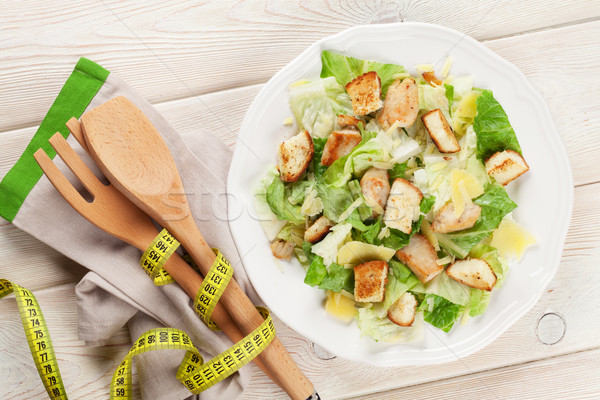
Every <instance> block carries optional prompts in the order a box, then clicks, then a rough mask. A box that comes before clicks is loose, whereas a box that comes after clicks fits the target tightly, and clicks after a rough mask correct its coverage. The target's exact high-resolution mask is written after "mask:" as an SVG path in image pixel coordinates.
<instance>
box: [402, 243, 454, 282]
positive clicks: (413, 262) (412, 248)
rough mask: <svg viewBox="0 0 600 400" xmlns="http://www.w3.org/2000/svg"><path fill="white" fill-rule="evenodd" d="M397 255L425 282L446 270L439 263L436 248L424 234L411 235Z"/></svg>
mask: <svg viewBox="0 0 600 400" xmlns="http://www.w3.org/2000/svg"><path fill="white" fill-rule="evenodd" d="M396 257H398V259H399V260H400V261H402V263H404V264H406V266H407V267H408V268H410V270H411V271H412V272H414V273H415V275H416V276H417V278H419V280H420V281H421V282H423V283H427V282H429V281H430V280H432V279H433V278H435V277H436V276H437V275H438V274H439V273H440V272H442V271H443V270H444V267H443V266H442V265H439V264H438V263H437V259H438V258H437V253H436V252H435V249H434V248H433V246H432V245H431V243H430V242H429V240H427V239H426V238H425V236H422V235H414V236H413V237H411V238H410V241H409V242H408V244H407V245H406V246H404V247H403V248H401V249H400V250H398V251H397V252H396Z"/></svg>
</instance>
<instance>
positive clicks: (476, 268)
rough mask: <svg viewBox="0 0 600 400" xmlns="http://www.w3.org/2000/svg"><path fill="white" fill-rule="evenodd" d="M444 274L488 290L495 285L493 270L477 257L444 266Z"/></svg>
mask: <svg viewBox="0 0 600 400" xmlns="http://www.w3.org/2000/svg"><path fill="white" fill-rule="evenodd" d="M446 274H448V276H449V277H450V278H452V279H454V280H455V281H458V282H460V283H464V284H465V285H467V286H470V287H472V288H475V289H481V290H486V291H488V292H489V291H491V290H492V289H493V288H494V286H495V285H496V274H495V273H494V270H492V267H490V265H489V264H488V263H487V262H486V261H485V260H481V259H479V258H471V259H468V260H459V261H456V262H454V263H452V264H450V266H448V268H446Z"/></svg>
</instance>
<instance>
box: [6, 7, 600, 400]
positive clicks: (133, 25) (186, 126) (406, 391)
mask: <svg viewBox="0 0 600 400" xmlns="http://www.w3.org/2000/svg"><path fill="white" fill-rule="evenodd" d="M5 3H6V2H5ZM599 16H600V7H598V4H597V2H595V1H592V0H586V1H581V0H568V1H559V0H552V1H542V0H530V1H516V0H509V1H497V0H486V1H481V2H472V1H468V0H457V1H451V0H443V1H438V2H423V1H416V0H407V1H403V2H400V1H384V0H381V1H373V2H358V1H352V0H348V1H341V0H331V1H327V2H323V1H317V0H302V1H291V0H286V1H283V0H272V1H239V2H233V1H229V2H217V1H205V2H202V3H198V2H193V1H191V0H189V1H178V2H162V3H158V2H156V3H155V2H148V1H141V0H136V1H129V2H118V1H116V0H112V1H106V2H102V1H99V0H96V1H94V2H88V1H83V0H76V1H71V2H67V1H65V0H57V1H56V2H53V3H52V7H51V8H50V7H48V4H47V3H45V2H39V1H27V2H12V3H10V4H8V3H6V4H3V6H2V13H1V15H0V65H2V68H1V69H0V87H1V88H2V90H0V148H1V149H2V150H1V151H0V176H4V174H5V173H6V171H8V169H9V168H10V166H12V165H13V164H14V162H16V160H17V158H18V157H19V155H20V154H21V153H22V151H23V149H24V148H25V146H26V145H27V143H28V141H29V139H30V138H31V136H32V135H33V133H34V132H35V129H36V125H37V124H38V123H39V121H41V119H42V118H43V116H44V114H45V112H46V110H47V109H48V108H49V107H50V105H51V102H52V100H53V99H54V98H55V97H56V94H57V93H58V91H59V90H60V87H61V86H62V84H63V83H64V81H65V80H66V78H67V77H68V75H69V73H70V71H71V70H72V68H73V65H74V64H75V62H76V61H77V59H78V57H79V56H81V55H83V56H86V57H89V58H91V59H93V60H95V61H97V62H99V63H100V64H102V65H103V66H105V67H106V68H108V69H109V70H111V71H113V72H114V73H116V74H117V75H119V76H120V77H121V78H123V79H124V80H125V81H127V82H128V83H130V84H131V85H132V86H134V88H135V89H137V90H138V91H139V92H140V93H141V94H142V95H144V96H145V97H146V98H148V99H149V100H150V101H151V102H153V103H155V104H156V106H157V109H158V111H159V112H161V113H162V114H163V115H164V116H165V117H166V118H167V120H168V121H169V122H170V123H171V124H173V126H174V127H175V128H176V129H177V130H178V131H179V132H180V133H181V134H182V135H183V136H184V137H187V136H189V135H194V134H196V133H197V132H198V131H199V130H204V131H209V132H212V133H214V134H216V135H218V136H220V137H221V138H222V139H223V140H225V142H226V143H227V144H228V145H230V146H232V147H233V146H234V144H235V140H236V133H237V130H238V129H239V126H240V124H241V120H242V118H243V115H244V113H245V110H246V109H247V107H248V105H249V104H250V102H251V101H252V99H253V98H254V97H255V96H256V93H258V90H259V89H260V88H261V87H262V83H263V82H265V81H266V80H267V79H268V78H270V77H271V76H272V75H273V74H274V73H275V72H276V71H277V70H278V69H280V68H281V67H282V66H284V65H285V64H287V63H288V62H289V61H290V60H291V59H292V58H293V57H295V56H296V55H297V54H299V53H300V52H301V51H302V50H304V49H305V48H306V47H307V46H308V45H310V44H311V43H313V42H314V41H316V40H318V39H320V38H322V37H325V36H328V35H330V34H333V33H336V32H339V31H341V30H343V29H345V28H347V27H350V26H354V25H358V24H369V23H379V22H395V21H422V22H434V23H440V24H442V25H446V26H449V27H452V28H455V29H459V30H461V31H463V32H465V33H468V34H470V35H471V36H474V37H475V38H477V39H480V40H485V44H486V45H487V46H489V47H490V48H491V49H492V50H494V51H496V52H497V53H499V54H500V55H502V56H503V57H505V58H506V59H508V60H509V61H511V62H513V63H514V64H515V65H516V66H517V67H519V68H520V69H521V70H522V71H523V72H524V73H525V74H526V75H527V77H528V78H529V80H530V81H531V82H532V83H533V85H534V86H535V87H536V89H537V90H538V91H539V92H540V93H541V94H542V96H543V97H544V99H545V100H546V102H547V103H548V105H549V108H550V110H551V111H552V114H553V117H554V120H555V122H556V125H557V127H558V129H559V131H560V133H561V136H562V138H563V140H564V141H565V145H566V148H567V151H568V153H569V157H570V161H571V164H572V167H573V174H574V181H575V185H579V186H580V187H578V188H576V190H575V210H574V215H573V219H572V223H571V228H570V230H569V234H568V237H567V243H566V247H565V250H564V254H563V258H562V262H561V266H560V268H559V270H558V273H557V275H556V276H555V278H554V279H553V280H552V281H551V283H550V285H549V286H548V288H547V291H546V293H545V294H544V296H543V297H542V298H541V299H540V301H539V302H538V303H537V304H536V306H535V307H534V308H533V309H532V310H531V311H530V312H529V313H528V314H527V315H526V316H524V317H523V318H521V319H520V320H519V321H518V322H517V323H516V324H515V325H514V326H512V327H511V328H510V329H509V330H508V331H507V332H506V333H505V334H504V335H502V336H501V337H500V338H499V339H498V340H496V341H494V342H493V343H492V344H491V345H489V346H488V347H486V348H485V349H483V350H481V351H479V352H478V353H476V354H474V355H472V356H470V357H467V358H465V359H463V360H459V361H456V362H453V363H449V364H444V365H439V366H430V367H419V368H390V369H382V368H371V367H368V368H365V366H364V365H362V364H358V363H354V362H350V361H345V360H342V359H339V358H333V359H330V360H323V359H321V358H318V357H317V356H315V353H314V351H313V350H312V347H311V343H310V342H309V341H308V340H306V339H305V338H303V337H301V336H300V335H298V334H296V333H295V332H294V331H292V330H291V329H289V328H287V327H285V326H284V325H283V324H281V322H279V321H278V320H277V319H275V323H276V326H277V329H278V334H279V337H280V339H281V340H282V342H283V343H284V344H285V346H286V348H287V349H288V350H289V351H290V352H291V353H292V356H293V357H294V359H295V360H296V362H298V364H299V365H300V367H301V369H302V370H303V371H305V372H306V374H307V375H308V377H309V379H311V381H312V382H313V383H314V384H315V386H316V387H317V389H318V391H319V393H320V394H321V395H322V397H323V398H328V399H329V398H331V399H342V398H349V397H354V398H361V399H393V398H394V399H395V398H419V399H420V398H423V399H428V398H440V399H444V398H447V399H451V398H457V397H458V396H460V397H461V398H467V399H487V398H490V399H495V398H511V399H512V398H515V399H538V398H539V399H552V398H597V397H598V396H597V393H598V392H599V391H600V388H599V387H598V380H597V377H596V375H595V372H597V370H598V367H599V366H600V365H598V361H597V359H598V356H599V355H600V353H599V351H600V349H599V348H600V339H599V338H598V335H597V332H598V330H599V329H600V322H599V321H600V318H599V317H600V309H599V308H598V306H597V303H596V302H594V301H593V299H594V298H597V296H596V294H597V292H598V287H600V278H598V277H597V275H598V274H597V273H596V270H597V260H598V259H599V257H600V231H599V228H598V227H599V226H600V215H599V213H598V212H597V210H598V208H599V206H600V184H599V183H596V184H593V183H594V182H599V181H600V174H599V173H598V171H599V170H600V140H599V139H598V135H597V134H595V133H596V132H598V131H599V128H600V126H599V123H598V120H599V119H600V99H599V98H598V96H597V94H598V92H599V89H600V74H599V73H598V72H599V71H598V65H599V62H600V40H599V39H598V38H599V37H600V22H599V21H597V19H598V17H599ZM531 31H535V32H531ZM498 38H499V39H498ZM492 39H496V40H492ZM192 150H194V151H200V150H201V149H192ZM0 255H2V257H3V263H1V264H0V277H3V278H5V277H6V278H10V279H14V280H15V281H16V282H17V283H19V284H22V285H23V286H25V287H27V288H29V289H32V290H34V291H35V294H36V295H37V297H38V299H39V300H40V303H41V304H42V309H43V310H44V312H45V315H46V318H47V320H48V323H49V325H50V329H51V332H52V337H53V341H54V345H55V348H56V350H57V353H59V363H60V366H61V371H62V373H63V378H64V379H65V382H66V384H67V391H68V393H69V395H70V396H71V397H72V398H86V399H87V398H106V397H107V393H108V385H109V382H110V375H111V374H112V371H113V370H114V368H115V367H116V365H117V364H118V362H119V361H120V359H121V358H122V356H123V355H124V354H125V352H126V351H127V349H128V347H129V343H130V338H129V335H128V334H127V331H126V330H125V329H122V330H121V331H119V334H118V335H117V336H115V337H113V338H112V339H111V343H110V344H109V345H107V346H103V347H100V348H86V347H84V346H83V344H82V343H81V342H79V341H77V340H76V338H77V316H76V304H75V299H74V293H73V288H74V283H75V282H77V281H79V279H81V277H82V276H83V274H84V273H85V272H86V270H85V269H84V268H83V267H81V266H79V265H77V264H76V263H74V262H72V261H70V260H68V259H67V258H66V257H64V256H62V255H61V254H58V253H57V252H56V251H54V250H52V249H50V248H48V247H47V246H46V245H44V244H43V243H41V242H39V241H37V240H36V239H34V238H32V237H30V236H28V235H27V234H25V233H23V232H21V231H19V230H18V229H16V228H14V227H13V226H10V225H7V223H6V222H5V221H1V222H0ZM32 271H34V272H35V273H32ZM64 284H66V285H64ZM46 288H49V289H46ZM590 293H591V294H592V295H590ZM547 312H556V313H558V314H560V315H561V316H562V317H563V318H564V319H565V321H566V335H565V337H564V339H563V340H562V341H560V342H559V343H557V344H556V345H552V346H549V345H545V344H543V343H541V342H540V341H539V340H538V337H537V335H536V329H535V328H536V326H537V323H538V320H539V318H540V317H541V316H542V315H544V314H545V313H547ZM0 319H1V320H2V321H3V324H2V327H1V328H0V365H2V368H0V384H1V385H2V387H3V391H2V395H0V397H3V396H6V398H16V399H25V398H40V397H44V395H43V387H42V385H41V383H40V381H39V378H38V376H37V372H36V371H35V368H34V367H33V362H32V361H31V356H30V353H29V349H28V347H27V345H26V343H25V341H24V339H23V340H21V341H20V342H17V340H16V339H15V338H22V326H21V325H20V319H19V317H18V313H17V311H16V303H15V302H14V300H12V297H10V298H7V299H3V300H2V301H0ZM61 324H62V325H61ZM252 368H254V367H252ZM255 370H256V371H257V372H256V374H255V375H254V378H253V381H252V383H251V386H250V388H249V390H248V391H247V393H245V396H244V397H245V398H246V399H265V398H270V399H273V398H276V399H279V398H282V399H283V398H286V396H285V395H284V393H283V392H282V391H281V390H279V389H278V388H277V387H276V386H275V385H274V384H272V383H271V382H270V381H269V380H268V378H267V377H266V376H265V375H264V374H262V373H261V372H260V371H258V369H257V368H255ZM482 382H485V386H482V385H481V383H482ZM415 385H416V386H415ZM565 387H566V388H567V389H565ZM379 392H381V393H379ZM137 393H138V392H136V394H137ZM137 397H139V395H138V396H137Z"/></svg>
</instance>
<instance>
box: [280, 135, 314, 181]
mask: <svg viewBox="0 0 600 400" xmlns="http://www.w3.org/2000/svg"><path fill="white" fill-rule="evenodd" d="M314 153H315V148H314V146H313V141H312V138H311V137H310V134H309V133H308V131H304V132H300V133H299V134H297V135H296V136H294V137H292V138H290V139H288V140H286V141H285V142H283V143H281V145H279V151H278V153H277V161H278V165H277V168H278V169H279V173H280V177H281V180H282V181H284V182H296V181H297V180H298V179H300V177H301V176H302V174H303V173H304V171H306V168H308V166H309V164H310V162H311V161H312V158H313V154H314Z"/></svg>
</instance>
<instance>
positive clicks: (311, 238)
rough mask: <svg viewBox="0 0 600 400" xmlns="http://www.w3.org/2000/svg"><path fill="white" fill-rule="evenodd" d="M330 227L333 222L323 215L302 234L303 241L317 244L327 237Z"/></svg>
mask: <svg viewBox="0 0 600 400" xmlns="http://www.w3.org/2000/svg"><path fill="white" fill-rule="evenodd" d="M332 226H333V222H331V221H330V220H329V218H327V217H326V216H324V215H323V216H321V217H320V218H319V219H317V220H316V221H315V223H314V224H312V225H311V226H310V228H308V229H307V230H306V232H304V240H306V241H307V242H311V243H317V242H319V241H321V239H323V238H324V237H325V236H327V234H328V233H329V231H330V230H331V227H332Z"/></svg>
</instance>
